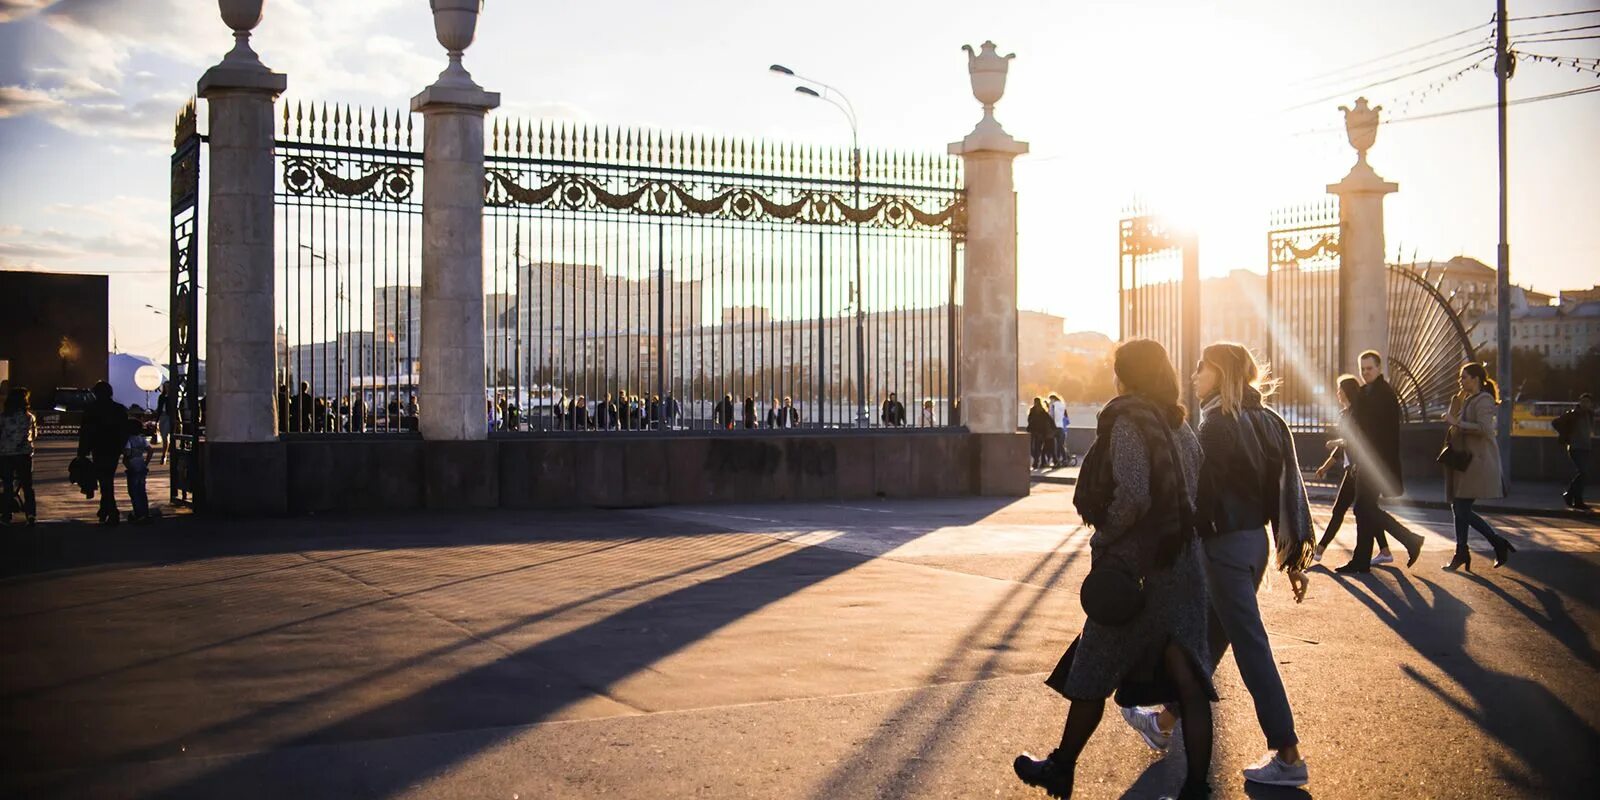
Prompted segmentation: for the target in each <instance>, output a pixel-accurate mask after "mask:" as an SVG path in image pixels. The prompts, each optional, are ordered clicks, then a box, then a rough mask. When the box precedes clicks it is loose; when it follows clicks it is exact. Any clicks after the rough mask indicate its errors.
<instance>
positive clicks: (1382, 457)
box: [1334, 350, 1422, 575]
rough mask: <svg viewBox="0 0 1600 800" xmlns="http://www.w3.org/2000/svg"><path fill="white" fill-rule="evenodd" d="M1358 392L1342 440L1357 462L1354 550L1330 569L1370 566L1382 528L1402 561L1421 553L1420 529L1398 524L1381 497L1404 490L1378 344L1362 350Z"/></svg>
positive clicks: (1395, 416) (1393, 403)
mask: <svg viewBox="0 0 1600 800" xmlns="http://www.w3.org/2000/svg"><path fill="white" fill-rule="evenodd" d="M1357 362H1358V363H1359V364H1360V365H1361V392H1360V394H1359V396H1357V397H1356V401H1355V405H1354V406H1352V408H1351V410H1350V419H1351V420H1352V421H1353V422H1354V423H1355V424H1354V425H1353V426H1351V427H1352V428H1354V430H1353V431H1352V430H1346V431H1345V432H1344V434H1345V446H1346V447H1348V448H1349V449H1350V460H1351V461H1352V462H1354V464H1355V467H1354V468H1355V471H1356V497H1355V503H1354V508H1355V512H1356V550H1355V554H1354V555H1352V556H1351V557H1350V560H1349V561H1348V562H1346V563H1345V564H1344V565H1343V566H1340V567H1338V568H1336V569H1334V572H1337V573H1339V574H1341V575H1350V574H1362V573H1367V572H1371V571H1372V543H1373V540H1374V539H1375V538H1377V535H1378V531H1384V532H1386V533H1388V534H1389V536H1390V537H1391V538H1393V539H1394V540H1396V541H1398V542H1400V544H1401V545H1402V546H1404V547H1405V549H1406V566H1407V567H1409V566H1411V565H1413V564H1415V563H1417V558H1418V557H1420V556H1421V555H1422V535H1421V534H1418V533H1416V532H1414V531H1411V530H1409V529H1408V528H1406V526H1404V525H1402V524H1400V521H1399V520H1397V519H1395V518H1394V516H1393V515H1392V514H1390V513H1389V512H1388V511H1386V510H1384V508H1383V505H1382V504H1381V501H1382V499H1383V498H1385V497H1399V496H1400V495H1401V494H1404V493H1405V476H1404V475H1403V474H1402V473H1401V471H1400V398H1399V397H1397V396H1396V395H1395V393H1394V387H1392V386H1390V385H1389V381H1388V380H1386V379H1385V378H1384V377H1383V356H1382V355H1381V354H1380V353H1378V351H1376V350H1367V351H1365V352H1363V353H1362V354H1361V356H1360V358H1359V359H1357Z"/></svg>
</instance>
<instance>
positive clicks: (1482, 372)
mask: <svg viewBox="0 0 1600 800" xmlns="http://www.w3.org/2000/svg"><path fill="white" fill-rule="evenodd" d="M1461 374H1463V375H1471V376H1472V377H1474V378H1477V379H1478V380H1479V381H1481V382H1482V383H1483V391H1485V392H1488V393H1489V396H1490V397H1493V398H1494V401H1495V402H1496V403H1498V402H1500V387H1499V386H1497V385H1496V384H1495V382H1494V379H1493V378H1491V377H1489V369H1488V368H1487V367H1485V366H1484V365H1483V362H1482V361H1468V362H1467V363H1465V364H1462V365H1461Z"/></svg>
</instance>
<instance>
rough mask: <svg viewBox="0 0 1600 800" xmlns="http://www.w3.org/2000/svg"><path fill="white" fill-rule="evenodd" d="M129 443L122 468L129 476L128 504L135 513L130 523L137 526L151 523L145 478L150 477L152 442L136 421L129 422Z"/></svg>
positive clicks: (129, 518)
mask: <svg viewBox="0 0 1600 800" xmlns="http://www.w3.org/2000/svg"><path fill="white" fill-rule="evenodd" d="M127 431H128V441H127V443H126V444H124V445H123V446H122V466H123V467H124V468H125V472H126V473H127V476H128V502H130V503H132V504H133V513H132V515H130V516H129V517H128V521H129V522H131V523H133V524H135V525H143V524H147V523H149V522H150V521H151V520H150V498H149V496H148V495H147V494H145V489H144V482H145V478H148V477H149V476H150V440H149V439H146V438H145V436H144V426H143V425H142V424H140V423H139V421H138V420H136V419H130V420H128V427H127Z"/></svg>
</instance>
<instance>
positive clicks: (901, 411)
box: [878, 392, 906, 428]
mask: <svg viewBox="0 0 1600 800" xmlns="http://www.w3.org/2000/svg"><path fill="white" fill-rule="evenodd" d="M878 419H879V420H881V421H882V422H883V424H885V425H888V426H889V427H891V428H898V427H900V426H902V425H904V424H906V406H905V404H904V403H902V402H900V400H899V399H898V398H896V397H895V394H894V392H890V393H889V398H888V399H887V400H884V401H883V409H882V410H881V411H880V412H879V414H878Z"/></svg>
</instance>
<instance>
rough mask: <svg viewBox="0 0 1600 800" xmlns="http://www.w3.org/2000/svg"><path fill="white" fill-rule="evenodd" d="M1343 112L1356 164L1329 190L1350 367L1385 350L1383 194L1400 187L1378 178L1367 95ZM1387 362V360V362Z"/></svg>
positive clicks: (1342, 339)
mask: <svg viewBox="0 0 1600 800" xmlns="http://www.w3.org/2000/svg"><path fill="white" fill-rule="evenodd" d="M1339 108H1340V110H1342V111H1344V112H1345V129H1346V132H1347V133H1348V135H1349V138H1350V145H1351V146H1352V147H1354V148H1355V149H1356V153H1357V155H1356V164H1355V166H1354V167H1352V168H1351V169H1350V174H1348V175H1346V176H1345V177H1344V180H1342V181H1340V182H1338V183H1331V184H1328V192H1329V193H1330V194H1336V195H1338V196H1339V366H1338V369H1336V370H1335V372H1338V371H1340V370H1354V369H1355V368H1356V363H1355V362H1356V357H1357V356H1358V355H1360V354H1361V352H1362V351H1364V350H1376V351H1378V352H1380V353H1383V354H1384V357H1385V358H1387V357H1388V353H1389V270H1388V267H1387V266H1386V265H1385V262H1384V238H1383V197H1384V195H1387V194H1390V193H1392V192H1397V191H1399V190H1400V185H1399V184H1396V183H1390V182H1388V181H1385V180H1384V179H1383V178H1381V177H1379V176H1378V173H1377V172H1376V171H1375V170H1373V168H1372V165H1370V164H1368V163H1367V150H1368V149H1370V148H1371V147H1372V144H1373V142H1374V140H1375V139H1376V138H1377V132H1378V112H1379V111H1382V110H1383V109H1382V107H1381V106H1379V107H1376V108H1368V107H1367V99H1366V98H1365V97H1361V98H1357V99H1356V105H1355V108H1346V107H1344V106H1340V107H1339ZM1384 363H1385V364H1387V363H1388V362H1387V361H1385V362H1384Z"/></svg>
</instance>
